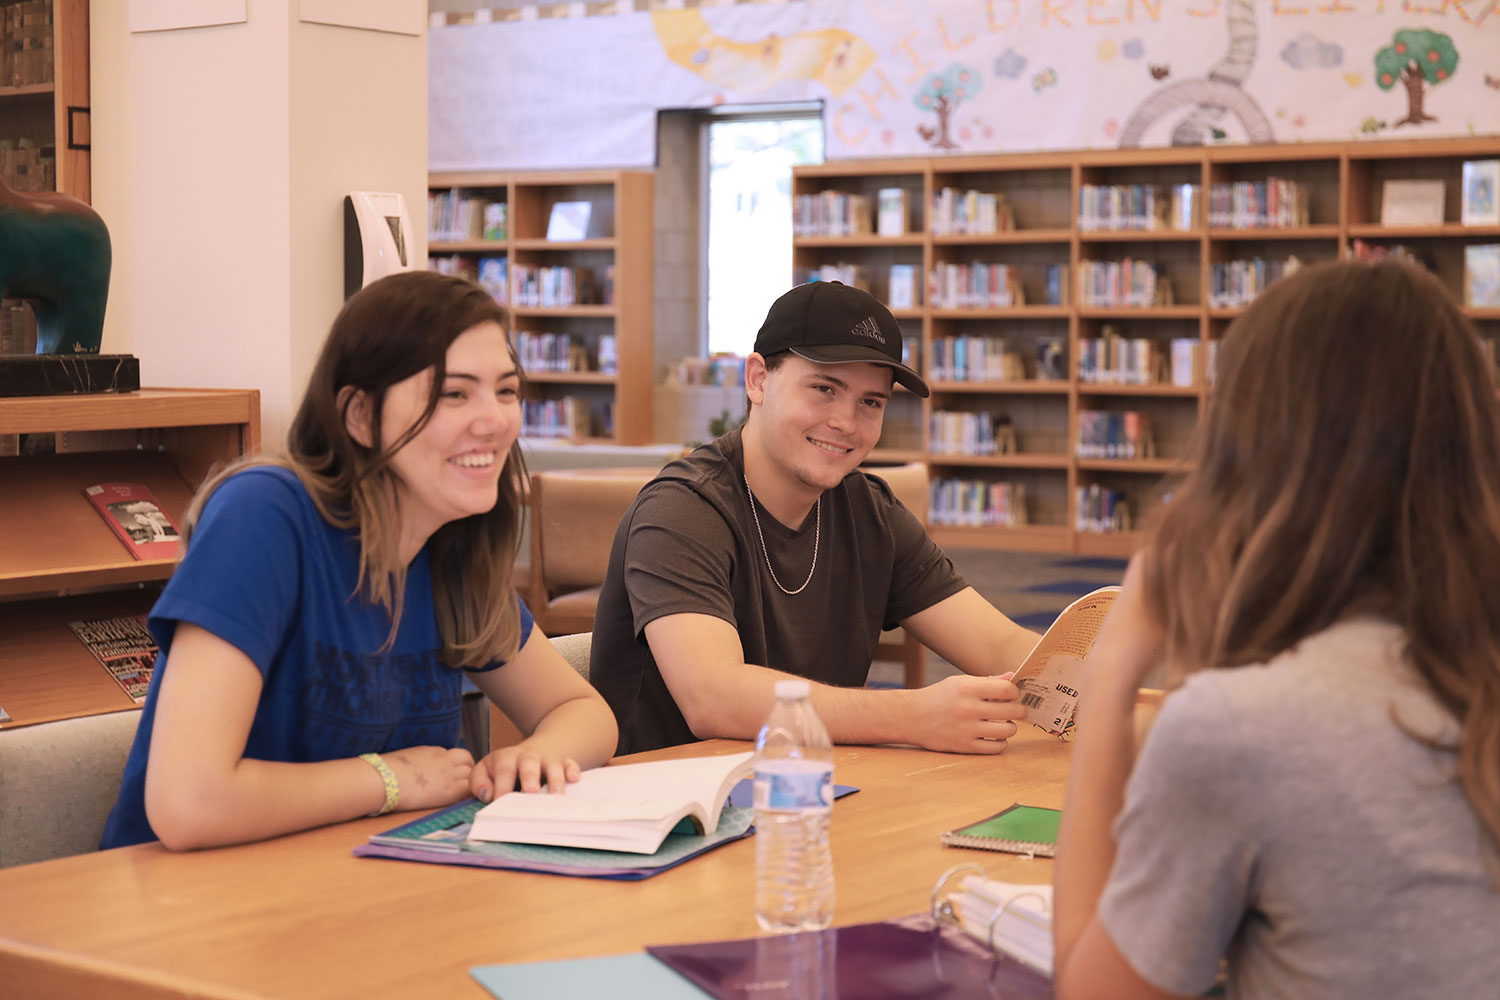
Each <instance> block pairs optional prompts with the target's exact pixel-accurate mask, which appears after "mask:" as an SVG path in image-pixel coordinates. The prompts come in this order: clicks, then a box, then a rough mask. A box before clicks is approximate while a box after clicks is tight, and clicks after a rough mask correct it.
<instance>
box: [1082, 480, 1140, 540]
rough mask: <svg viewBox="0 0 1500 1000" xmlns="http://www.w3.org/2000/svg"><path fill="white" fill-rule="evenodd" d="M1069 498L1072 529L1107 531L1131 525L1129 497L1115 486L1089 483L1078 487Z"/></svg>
mask: <svg viewBox="0 0 1500 1000" xmlns="http://www.w3.org/2000/svg"><path fill="white" fill-rule="evenodd" d="M1073 502H1074V518H1073V530H1075V531H1082V532H1088V533H1091V534H1111V533H1114V532H1117V531H1131V530H1132V529H1133V528H1134V520H1133V518H1132V517H1131V514H1130V501H1129V499H1127V498H1126V496H1125V494H1124V493H1122V492H1121V491H1119V490H1112V489H1109V488H1107V487H1104V486H1100V485H1099V484H1098V483H1090V484H1089V485H1088V486H1080V487H1078V489H1077V490H1076V491H1075V492H1074V495H1073Z"/></svg>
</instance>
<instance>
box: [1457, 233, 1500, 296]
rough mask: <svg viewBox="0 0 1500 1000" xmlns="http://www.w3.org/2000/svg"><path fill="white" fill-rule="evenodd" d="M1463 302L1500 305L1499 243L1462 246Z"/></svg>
mask: <svg viewBox="0 0 1500 1000" xmlns="http://www.w3.org/2000/svg"><path fill="white" fill-rule="evenodd" d="M1464 303H1465V304H1466V305H1471V306H1484V307H1495V306H1500V243H1480V244H1476V245H1471V246H1466V247H1464Z"/></svg>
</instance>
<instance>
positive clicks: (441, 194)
mask: <svg viewBox="0 0 1500 1000" xmlns="http://www.w3.org/2000/svg"><path fill="white" fill-rule="evenodd" d="M509 221H510V206H508V205H507V204H506V203H505V202H503V201H496V200H494V199H493V198H488V197H486V196H484V195H483V194H479V193H476V192H473V191H466V190H464V189H462V188H453V189H452V190H449V191H433V192H431V193H429V194H428V195H427V238H428V239H429V240H431V241H433V242H439V243H440V242H443V241H457V240H503V239H505V237H506V234H507V231H508V229H509Z"/></svg>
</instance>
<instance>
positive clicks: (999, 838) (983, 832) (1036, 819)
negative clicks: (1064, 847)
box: [942, 802, 1062, 858]
mask: <svg viewBox="0 0 1500 1000" xmlns="http://www.w3.org/2000/svg"><path fill="white" fill-rule="evenodd" d="M1061 820H1062V812H1061V811H1060V810H1057V809H1043V808H1041V807H1040V806H1023V805H1021V804H1020V803H1018V802H1013V803H1011V804H1010V805H1009V806H1007V807H1006V808H1004V809H1002V810H1000V811H999V812H997V813H995V815H993V816H987V817H985V818H984V819H982V820H980V821H979V822H977V823H970V824H969V825H968V826H961V827H959V828H958V829H957V830H949V831H947V832H946V833H944V834H943V837H942V840H943V846H944V847H977V848H979V849H980V850H982V851H1008V852H1010V853H1011V854H1039V855H1041V856H1042V857H1044V858H1050V857H1052V855H1053V854H1054V853H1055V852H1056V850H1057V826H1058V823H1059V822H1061Z"/></svg>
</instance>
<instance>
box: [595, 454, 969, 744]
mask: <svg viewBox="0 0 1500 1000" xmlns="http://www.w3.org/2000/svg"><path fill="white" fill-rule="evenodd" d="M743 469H744V461H743V458H742V452H741V448H740V434H739V431H737V430H736V431H731V432H730V433H729V434H726V435H725V436H723V437H721V438H719V439H718V440H717V441H714V442H712V443H711V444H707V445H704V446H703V447H701V448H699V449H697V450H696V451H694V452H693V453H692V454H690V455H688V456H687V457H686V458H682V459H679V460H678V461H676V462H673V463H672V464H670V465H668V466H667V467H666V468H665V469H663V470H662V472H661V474H660V475H659V476H657V478H656V479H654V480H652V481H651V482H650V483H648V484H647V485H646V487H645V488H644V489H642V490H641V493H640V496H638V497H637V498H636V501H635V503H634V504H633V505H632V506H631V508H630V510H628V511H627V512H626V514H625V517H624V518H623V519H622V520H621V522H620V527H619V530H618V531H617V532H616V533H615V540H614V545H613V547H612V549H611V551H610V557H609V571H608V573H607V574H606V575H605V579H604V586H603V589H602V591H601V593H600V595H599V606H598V611H597V612H596V614H595V618H594V637H593V645H592V650H591V654H590V657H589V679H590V680H591V681H592V682H593V683H594V686H595V687H597V688H598V689H599V691H600V692H601V693H602V694H603V695H604V698H605V700H606V701H608V702H609V705H610V707H611V708H612V709H614V713H615V718H616V719H618V720H619V724H620V747H619V752H620V753H622V754H626V753H636V752H638V751H642V750H651V749H655V748H657V747H663V746H674V745H677V744H680V743H688V742H691V741H692V740H694V739H695V738H696V737H694V736H693V733H692V730H690V729H689V728H688V725H687V721H686V720H685V719H683V717H682V713H681V712H680V711H678V708H677V705H676V703H675V702H674V701H673V700H672V695H671V692H670V691H668V689H667V686H666V682H665V681H663V679H662V676H661V673H660V671H659V670H658V669H657V665H656V661H655V659H654V658H653V657H652V655H651V650H650V648H649V647H648V646H647V645H646V638H645V628H646V625H647V624H649V623H650V622H652V621H654V620H656V619H657V618H661V617H664V616H666V615H674V614H682V613H694V614H705V615H713V616H714V617H716V618H722V619H724V620H725V621H727V622H729V623H730V624H731V625H733V626H734V627H735V629H736V630H737V631H738V632H739V636H740V643H741V645H742V646H743V647H744V652H745V662H747V663H756V664H760V665H763V666H767V667H771V668H773V669H776V670H783V671H786V672H787V673H791V674H796V675H798V676H800V677H807V678H810V679H812V680H815V681H821V682H823V683H825V684H835V685H840V686H845V687H858V686H861V685H863V684H864V683H865V679H866V677H867V676H868V675H869V671H870V661H871V660H872V659H873V657H874V655H875V647H876V645H877V644H878V642H879V638H880V631H881V629H882V628H892V627H894V626H895V625H896V623H898V622H899V621H901V620H902V619H905V618H908V617H910V616H911V615H914V614H916V613H917V612H919V611H924V610H926V609H927V608H930V607H932V606H933V605H934V604H937V603H938V602H939V601H942V600H944V599H945V598H948V597H951V596H952V595H954V594H956V593H958V592H959V591H961V590H963V589H964V588H965V587H967V586H968V584H967V583H966V582H965V581H964V579H963V577H961V576H959V575H958V572H957V571H956V570H955V569H954V568H953V563H952V562H951V561H949V559H948V557H947V556H945V555H944V554H943V552H942V550H941V549H939V548H938V547H937V545H935V544H934V543H933V541H932V539H930V538H929V537H928V536H927V532H926V531H925V530H924V529H923V527H922V525H921V523H920V522H919V521H918V520H917V519H916V518H915V517H914V516H913V515H912V514H911V512H910V511H908V510H907V509H906V508H905V507H903V506H901V503H900V502H899V501H898V500H896V498H895V497H894V496H893V495H892V494H891V491H890V488H889V487H888V486H887V485H886V484H885V482H884V481H883V480H881V479H878V478H876V477H873V476H867V475H865V474H863V473H860V472H855V473H851V474H850V475H848V476H846V477H845V478H844V480H843V481H842V482H841V483H839V485H838V486H835V487H834V488H833V489H831V490H828V491H827V492H826V493H824V494H823V498H822V501H821V504H822V510H821V514H820V515H814V514H809V515H808V517H807V520H806V521H805V522H804V523H803V525H802V526H801V528H800V529H798V530H795V531H794V530H792V529H790V528H788V527H786V526H785V525H783V524H781V523H780V522H779V521H777V520H776V519H775V518H774V517H772V516H771V515H770V514H768V513H767V512H766V511H765V509H764V508H760V507H758V508H757V511H758V514H759V516H760V527H761V530H762V531H764V532H765V548H766V552H767V553H769V559H770V561H771V563H772V565H774V566H775V569H776V577H777V579H779V580H780V581H781V583H782V584H783V585H784V586H786V587H787V588H789V589H795V588H797V587H799V586H801V584H802V582H803V580H805V579H807V573H808V568H809V567H810V566H811V565H812V564H813V546H814V540H815V536H816V542H817V549H818V553H817V567H816V571H815V572H814V573H813V575H812V579H811V580H810V581H809V582H808V584H807V588H806V589H805V590H803V591H802V592H801V593H799V594H796V595H788V594H784V593H782V592H781V590H780V589H779V588H778V587H777V586H776V584H775V583H773V582H772V580H771V576H770V574H769V573H768V572H767V569H766V560H767V555H766V554H763V553H762V550H761V542H760V537H759V535H757V533H756V526H755V522H754V520H752V518H751V512H750V507H749V502H750V501H749V498H748V496H747V495H746V492H745V482H744V478H743ZM820 518H821V521H819V519H820Z"/></svg>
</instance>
